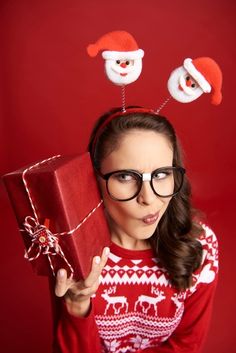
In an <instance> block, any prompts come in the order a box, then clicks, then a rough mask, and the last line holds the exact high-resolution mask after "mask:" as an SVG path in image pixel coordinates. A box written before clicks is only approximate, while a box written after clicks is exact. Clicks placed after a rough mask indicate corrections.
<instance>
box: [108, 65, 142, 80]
mask: <svg viewBox="0 0 236 353" xmlns="http://www.w3.org/2000/svg"><path fill="white" fill-rule="evenodd" d="M127 60H129V59H127ZM141 71H142V59H135V60H133V65H131V66H127V67H126V68H122V67H120V66H119V65H117V64H116V60H105V72H106V75H107V77H108V79H109V80H110V81H111V82H113V83H114V84H116V85H118V86H123V85H128V84H129V83H132V82H134V81H136V80H137V79H138V78H139V76H140V74H141ZM121 73H124V74H126V76H122V75H121Z"/></svg>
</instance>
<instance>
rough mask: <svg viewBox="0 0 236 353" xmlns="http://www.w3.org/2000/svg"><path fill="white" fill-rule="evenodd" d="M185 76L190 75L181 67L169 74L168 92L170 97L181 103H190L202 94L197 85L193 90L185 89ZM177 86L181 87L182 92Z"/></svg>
mask: <svg viewBox="0 0 236 353" xmlns="http://www.w3.org/2000/svg"><path fill="white" fill-rule="evenodd" d="M186 76H190V75H189V74H188V72H187V71H186V70H185V68H184V67H183V66H180V67H178V68H177V69H175V70H174V71H173V72H172V73H171V75H170V77H169V80H168V82H167V87H168V91H169V92H170V94H171V96H172V97H173V98H174V99H176V100H177V101H178V102H181V103H190V102H192V101H194V100H195V99H197V98H198V97H200V96H201V95H202V94H203V93H204V92H203V90H202V89H201V87H200V86H198V85H196V87H195V88H191V87H187V86H186V84H185V82H186V81H185V77H186ZM190 77H191V76H190ZM179 86H181V87H182V89H183V90H181V89H180V88H179Z"/></svg>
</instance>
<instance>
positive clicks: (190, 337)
mask: <svg viewBox="0 0 236 353" xmlns="http://www.w3.org/2000/svg"><path fill="white" fill-rule="evenodd" d="M216 282H217V281H216V279H215V280H214V282H212V283H210V284H205V283H201V284H200V285H199V287H198V289H197V291H196V292H195V293H193V294H192V295H191V296H190V297H189V298H188V299H187V300H186V301H185V311H184V314H183V318H182V320H181V322H180V324H179V326H178V327H177V329H176V330H175V332H174V333H173V335H172V336H171V337H170V338H169V339H168V340H167V341H166V342H164V343H163V344H162V345H161V346H160V347H158V348H148V349H144V350H142V351H140V352H143V353H189V352H191V353H197V352H199V351H200V350H201V348H202V345H203V343H204V339H205V336H206V333H207V329H208V326H209V321H210V318H211V313H212V303H213V299H214V292H215V287H216Z"/></svg>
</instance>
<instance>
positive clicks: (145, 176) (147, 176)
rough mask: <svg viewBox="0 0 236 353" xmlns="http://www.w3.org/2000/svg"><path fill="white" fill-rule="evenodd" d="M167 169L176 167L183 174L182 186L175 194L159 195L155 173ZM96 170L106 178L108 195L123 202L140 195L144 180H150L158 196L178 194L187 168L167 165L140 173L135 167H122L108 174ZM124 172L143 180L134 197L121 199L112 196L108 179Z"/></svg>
mask: <svg viewBox="0 0 236 353" xmlns="http://www.w3.org/2000/svg"><path fill="white" fill-rule="evenodd" d="M165 169H172V170H173V169H174V170H178V171H180V172H181V174H182V181H181V184H180V186H179V188H178V190H177V191H176V192H174V193H173V194H170V195H166V196H162V195H159V194H158V193H157V192H156V191H155V189H154V186H153V181H152V179H153V175H154V174H155V173H156V172H157V171H162V170H165ZM95 171H96V173H97V174H98V175H99V176H100V177H101V178H102V179H104V180H105V181H106V190H107V193H108V195H109V196H110V197H111V198H112V199H113V200H115V201H120V202H123V201H130V200H133V199H134V198H135V197H137V196H138V195H139V193H140V191H141V189H142V185H143V182H144V181H149V183H150V186H151V189H152V191H153V192H154V194H155V195H156V196H158V197H161V198H167V197H173V196H175V195H177V194H178V193H179V192H180V190H181V188H182V186H183V182H184V174H185V173H186V169H185V168H183V167H177V166H167V167H161V168H157V169H155V170H153V171H152V172H151V173H140V172H138V171H137V170H134V169H120V170H114V171H112V172H109V173H106V174H102V173H101V172H100V170H98V169H95ZM122 172H124V173H125V172H128V173H133V174H135V175H137V176H138V177H139V180H140V181H141V182H140V186H139V188H138V191H137V192H136V193H135V195H134V196H132V197H129V198H128V199H124V200H120V199H117V198H116V197H114V196H112V194H111V193H110V191H109V188H108V181H109V178H110V176H112V175H113V174H115V173H122Z"/></svg>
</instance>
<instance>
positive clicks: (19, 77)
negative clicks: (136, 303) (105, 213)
mask: <svg viewBox="0 0 236 353" xmlns="http://www.w3.org/2000/svg"><path fill="white" fill-rule="evenodd" d="M235 10H236V9H235V2H234V1H233V0H225V1H222V0H215V1H214V2H213V1H211V0H204V1H201V0H200V1H189V0H183V1H162V0H146V1H137V0H126V1H107V0H100V1H92V0H86V1H79V0H76V1H75V0H64V1H63V0H33V1H32V0H21V1H17V0H16V1H14V0H2V1H1V5H0V16H1V18H0V23H1V34H0V35H1V46H2V50H1V51H0V53H1V54H0V60H1V61H0V73H1V76H0V77H1V80H0V87H1V93H2V100H1V108H0V109H1V110H0V112H1V115H2V116H1V129H0V134H1V151H0V152H1V156H0V157H1V167H0V168H1V170H0V172H1V174H5V173H7V172H9V171H12V170H15V169H17V168H19V167H21V166H23V165H25V164H28V163H32V162H34V161H36V160H40V159H43V158H46V157H49V156H52V155H54V154H58V153H60V154H70V153H74V152H82V151H84V150H85V148H86V144H87V141H88V136H89V131H90V129H91V127H92V125H93V123H94V121H95V120H96V118H97V116H98V115H100V114H101V113H102V112H104V111H106V110H107V109H108V108H109V107H111V106H117V105H120V103H121V100H120V89H119V88H118V87H115V86H112V84H111V83H110V82H108V81H107V80H106V78H105V76H104V73H103V60H102V59H101V56H99V57H98V58H96V59H91V58H89V57H88V56H87V54H86V51H85V48H86V46H87V44H89V43H90V42H93V41H94V40H96V39H97V38H98V37H99V36H100V35H102V34H105V33H106V32H109V31H111V30H117V29H124V30H127V31H129V32H130V33H132V34H133V35H134V36H135V38H136V40H137V42H138V43H139V45H140V47H141V48H142V49H144V50H145V56H144V67H143V72H142V76H141V77H140V79H139V80H138V82H136V83H134V84H132V85H130V86H129V87H128V88H127V103H128V104H139V105H143V106H147V107H151V108H154V107H158V106H159V105H160V104H161V103H162V102H163V100H164V99H165V98H166V97H167V96H168V92H167V88H166V82H167V79H168V77H169V74H170V72H171V71H172V69H174V68H175V67H177V66H180V65H181V64H182V62H183V59H184V58H186V57H191V58H196V57H199V56H210V57H212V58H214V59H215V60H216V61H217V62H218V63H219V65H220V66H221V68H222V71H223V74H224V85H223V103H222V104H221V105H220V106H219V107H215V106H212V105H211V104H210V95H203V96H202V97H200V98H199V99H198V100H197V101H195V102H193V103H191V104H181V103H177V102H175V101H172V102H170V103H169V104H168V105H167V107H166V108H164V109H163V111H162V113H163V114H165V115H166V116H168V117H169V118H170V120H171V121H172V122H173V123H174V125H175V127H176V129H177V132H178V134H179V136H180V137H181V139H182V144H183V147H184V149H185V154H186V156H185V157H186V166H187V169H188V173H189V176H190V178H191V180H192V184H193V193H194V200H195V204H196V206H197V207H199V208H201V209H202V210H203V211H204V212H205V213H206V215H207V219H208V222H209V224H210V225H211V226H212V227H213V229H214V230H215V232H216V234H217V235H218V239H219V243H220V263H221V266H220V280H219V285H218V290H217V293H216V298H215V308H214V313H213V319H212V323H211V328H210V332H209V335H208V339H207V342H206V347H205V350H204V353H211V352H214V353H223V352H227V353H233V352H235V337H234V335H235V334H233V331H234V330H235V325H236V320H235V300H234V298H233V294H232V293H233V292H234V289H235V280H234V277H233V278H232V277H231V276H232V275H233V273H234V271H233V268H234V270H235V261H234V259H235V255H234V249H235V246H236V240H235V239H236V237H235V230H234V228H233V216H234V214H233V212H234V209H235V205H234V203H235V201H234V200H235V196H236V189H235V171H236V165H235V153H234V150H235V131H236V130H235V128H236V123H235V97H234V90H233V87H234V86H233V85H234V83H235V75H234V71H235V70H233V63H234V59H235V24H234V23H235V18H234V17H235ZM0 186H1V189H0V201H1V203H0V205H1V206H0V207H1V213H0V221H1V263H2V266H1V315H0V317H1V327H0V335H1V342H0V345H1V351H2V352H4V353H13V352H14V353H15V352H17V351H21V350H22V351H23V352H34V353H42V352H50V343H51V338H52V329H51V326H52V320H51V311H50V300H49V293H48V288H47V280H46V279H45V278H42V277H36V276H35V275H34V274H33V273H32V271H31V267H30V264H28V263H27V262H26V260H24V259H23V243H22V240H21V238H20V235H19V232H18V230H17V226H16V221H15V219H14V215H13V211H12V210H11V208H10V204H9V201H8V199H7V195H6V193H5V191H4V189H3V186H2V185H0ZM234 217H235V216H234ZM233 276H234V275H233ZM231 278H232V279H231ZM232 287H233V288H232Z"/></svg>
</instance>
